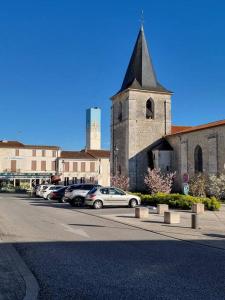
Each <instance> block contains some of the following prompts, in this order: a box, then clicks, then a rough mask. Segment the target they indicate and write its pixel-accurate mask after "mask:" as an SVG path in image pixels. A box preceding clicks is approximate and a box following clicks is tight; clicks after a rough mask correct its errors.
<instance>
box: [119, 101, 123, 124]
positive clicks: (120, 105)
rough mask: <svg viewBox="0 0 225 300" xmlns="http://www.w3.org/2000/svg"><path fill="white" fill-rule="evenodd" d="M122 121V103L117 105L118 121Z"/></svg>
mask: <svg viewBox="0 0 225 300" xmlns="http://www.w3.org/2000/svg"><path fill="white" fill-rule="evenodd" d="M122 119H123V106H122V103H121V102H120V103H119V112H118V120H119V121H120V122H121V121H122Z"/></svg>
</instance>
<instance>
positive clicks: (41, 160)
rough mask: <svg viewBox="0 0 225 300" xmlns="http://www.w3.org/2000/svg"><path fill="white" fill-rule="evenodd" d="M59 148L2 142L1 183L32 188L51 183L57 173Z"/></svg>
mask: <svg viewBox="0 0 225 300" xmlns="http://www.w3.org/2000/svg"><path fill="white" fill-rule="evenodd" d="M59 156H60V148H59V147H58V146H37V145H25V144H22V143H20V142H18V141H6V140H4V141H0V182H2V183H3V182H8V183H11V184H13V185H14V186H20V185H21V183H25V182H26V183H29V184H30V186H31V185H32V184H33V185H34V184H38V183H41V182H43V181H50V180H51V176H53V175H56V173H57V158H58V157H59Z"/></svg>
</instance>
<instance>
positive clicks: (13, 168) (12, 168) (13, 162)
mask: <svg viewBox="0 0 225 300" xmlns="http://www.w3.org/2000/svg"><path fill="white" fill-rule="evenodd" d="M11 172H16V160H11Z"/></svg>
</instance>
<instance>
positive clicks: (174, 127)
mask: <svg viewBox="0 0 225 300" xmlns="http://www.w3.org/2000/svg"><path fill="white" fill-rule="evenodd" d="M190 128H192V126H177V125H172V126H171V134H174V133H177V132H180V131H183V130H186V129H190Z"/></svg>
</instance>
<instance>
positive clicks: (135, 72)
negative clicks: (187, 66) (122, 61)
mask: <svg viewBox="0 0 225 300" xmlns="http://www.w3.org/2000/svg"><path fill="white" fill-rule="evenodd" d="M127 88H134V89H144V90H150V91H161V92H169V91H168V90H167V89H165V88H164V87H163V86H162V85H161V84H160V83H159V82H158V81H157V77H156V73H155V71H154V67H153V63H152V60H151V56H150V55H149V52H148V46H147V42H146V39H145V34H144V27H143V24H142V25H141V29H140V31H139V34H138V37H137V40H136V43H135V46H134V50H133V53H132V56H131V59H130V62H129V65H128V68H127V71H126V74H125V77H124V80H123V84H122V87H121V89H120V91H123V90H125V89H127Z"/></svg>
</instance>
